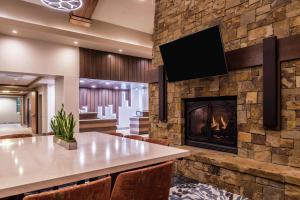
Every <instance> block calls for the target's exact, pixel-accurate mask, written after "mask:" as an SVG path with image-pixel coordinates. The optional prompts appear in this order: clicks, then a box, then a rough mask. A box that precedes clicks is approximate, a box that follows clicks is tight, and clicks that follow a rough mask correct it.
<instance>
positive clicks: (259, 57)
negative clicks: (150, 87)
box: [147, 34, 300, 83]
mask: <svg viewBox="0 0 300 200" xmlns="http://www.w3.org/2000/svg"><path fill="white" fill-rule="evenodd" d="M277 48H278V57H279V61H280V62H284V61H289V60H295V59H300V35H299V34H298V35H294V36H290V37H286V38H281V39H278V40H277ZM225 55H226V60H227V65H228V70H229V71H233V70H239V69H244V68H249V67H255V66H259V65H262V64H263V44H256V45H253V46H249V47H245V48H240V49H236V50H233V51H228V52H226V53H225ZM158 74H159V70H158V68H155V69H152V70H149V75H148V77H147V82H148V83H157V82H158Z"/></svg>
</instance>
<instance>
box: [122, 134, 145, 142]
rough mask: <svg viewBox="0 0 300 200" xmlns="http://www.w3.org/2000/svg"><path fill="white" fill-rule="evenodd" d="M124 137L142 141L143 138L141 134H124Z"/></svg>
mask: <svg viewBox="0 0 300 200" xmlns="http://www.w3.org/2000/svg"><path fill="white" fill-rule="evenodd" d="M124 137H126V138H129V139H133V140H140V141H144V138H143V137H142V136H139V135H125V136H124Z"/></svg>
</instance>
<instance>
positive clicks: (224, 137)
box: [185, 97, 237, 153]
mask: <svg viewBox="0 0 300 200" xmlns="http://www.w3.org/2000/svg"><path fill="white" fill-rule="evenodd" d="M236 112H237V105H236V97H211V98H197V99H187V100H185V121H186V126H185V128H186V130H185V132H186V144H187V145H192V146H198V147H202V148H209V149H215V150H221V151H227V152H233V153H236V148H237V124H236V122H237V120H236Z"/></svg>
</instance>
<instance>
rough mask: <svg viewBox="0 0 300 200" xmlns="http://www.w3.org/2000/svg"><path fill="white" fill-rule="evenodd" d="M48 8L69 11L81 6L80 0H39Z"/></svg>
mask: <svg viewBox="0 0 300 200" xmlns="http://www.w3.org/2000/svg"><path fill="white" fill-rule="evenodd" d="M41 2H42V3H43V4H44V5H46V6H47V7H49V8H52V9H55V10H61V11H65V12H70V11H74V10H78V9H79V8H81V6H82V0H41Z"/></svg>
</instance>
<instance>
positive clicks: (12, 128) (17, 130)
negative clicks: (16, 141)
mask: <svg viewBox="0 0 300 200" xmlns="http://www.w3.org/2000/svg"><path fill="white" fill-rule="evenodd" d="M23 133H30V134H31V133H32V131H31V128H26V127H22V126H21V125H20V124H0V136H1V135H11V134H23Z"/></svg>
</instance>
